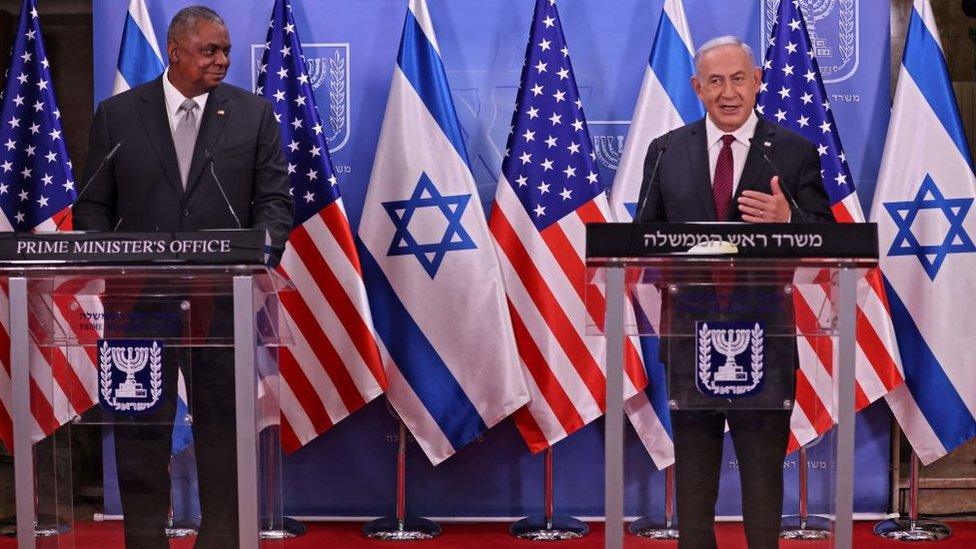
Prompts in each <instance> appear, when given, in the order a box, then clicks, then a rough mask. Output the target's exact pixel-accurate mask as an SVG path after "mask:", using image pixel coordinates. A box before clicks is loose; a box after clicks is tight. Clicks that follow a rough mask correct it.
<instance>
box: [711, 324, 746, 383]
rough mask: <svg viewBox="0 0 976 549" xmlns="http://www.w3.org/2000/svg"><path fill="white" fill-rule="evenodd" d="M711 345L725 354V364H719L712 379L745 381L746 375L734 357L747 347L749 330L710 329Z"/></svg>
mask: <svg viewBox="0 0 976 549" xmlns="http://www.w3.org/2000/svg"><path fill="white" fill-rule="evenodd" d="M710 335H711V336H712V345H714V346H715V349H716V350H717V351H718V352H720V353H722V354H723V355H725V364H723V365H721V366H719V368H718V370H716V372H715V374H714V375H713V376H712V379H714V380H715V381H745V380H746V378H747V377H748V376H747V375H746V372H745V370H743V369H742V366H739V365H738V364H736V362H735V357H737V356H739V355H740V354H742V351H745V350H746V348H747V347H749V330H712V333H711V334H710Z"/></svg>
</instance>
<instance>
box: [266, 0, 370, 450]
mask: <svg viewBox="0 0 976 549" xmlns="http://www.w3.org/2000/svg"><path fill="white" fill-rule="evenodd" d="M256 91H257V93H258V94H262V95H264V97H266V98H267V99H268V100H269V101H271V104H272V106H273V107H274V112H275V118H276V119H277V120H278V123H279V127H280V129H281V137H282V148H283V152H284V154H285V160H286V162H287V171H288V181H289V183H290V184H291V194H292V196H293V197H294V199H295V214H294V221H293V224H292V231H291V234H290V235H289V236H288V243H287V245H286V246H285V252H284V254H283V255H282V258H281V263H280V264H279V265H278V270H279V272H280V273H282V274H283V275H284V276H286V277H288V278H289V279H290V280H291V281H292V282H293V283H294V284H295V288H296V289H297V290H298V291H297V292H291V293H286V294H283V296H282V298H281V303H282V306H283V310H284V314H285V317H286V321H287V322H288V323H289V325H290V326H291V332H292V337H293V339H294V344H293V345H291V346H289V347H282V348H281V349H280V350H279V355H278V366H279V371H280V376H281V379H280V383H279V384H278V390H279V392H280V394H279V395H278V398H279V402H280V404H281V443H282V446H283V447H284V448H285V450H286V451H294V450H297V449H298V448H300V447H301V446H303V445H304V444H306V443H308V442H309V441H311V440H312V439H314V438H315V437H316V436H318V435H319V434H321V433H322V432H324V431H325V430H326V429H328V428H330V427H331V426H332V425H334V424H335V423H337V422H338V421H340V420H341V419H343V418H345V417H347V416H348V415H349V414H351V413H353V412H355V411H356V410H358V409H359V408H361V407H363V406H364V405H365V404H366V403H367V402H369V401H371V400H372V399H373V398H375V397H377V396H379V395H380V394H381V393H382V392H383V388H384V386H385V385H386V376H385V375H384V373H383V365H382V358H381V355H380V350H379V347H378V345H377V341H376V339H377V338H376V334H375V330H374V327H373V322H372V317H371V313H370V309H369V303H368V302H367V298H366V288H365V284H364V282H363V279H362V275H361V274H360V273H361V272H362V267H361V265H360V260H359V254H358V252H357V250H356V246H355V243H354V239H353V235H352V229H351V228H350V227H349V220H348V219H347V217H346V211H345V207H344V206H343V203H342V197H341V195H340V194H339V186H338V181H337V179H336V176H335V170H334V169H333V166H332V159H331V158H330V157H329V147H328V144H327V143H326V140H325V136H324V135H323V129H322V120H321V118H320V117H319V113H318V108H317V107H316V105H315V96H314V95H313V93H312V86H311V83H310V82H309V78H308V70H307V68H306V65H305V61H304V56H303V55H302V44H301V40H299V37H298V29H297V28H296V26H295V20H294V18H293V16H292V12H291V5H290V4H289V2H288V0H277V1H276V2H275V5H274V8H273V11H272V13H271V21H270V22H269V24H268V38H267V42H266V43H265V49H264V55H263V56H262V58H261V65H260V67H259V76H258V84H257V90H256Z"/></svg>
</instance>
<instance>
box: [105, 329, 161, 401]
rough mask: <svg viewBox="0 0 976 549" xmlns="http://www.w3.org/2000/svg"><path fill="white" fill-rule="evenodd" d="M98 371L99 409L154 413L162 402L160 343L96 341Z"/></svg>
mask: <svg viewBox="0 0 976 549" xmlns="http://www.w3.org/2000/svg"><path fill="white" fill-rule="evenodd" d="M98 369H99V376H98V381H99V383H98V384H99V391H98V401H99V403H100V404H101V405H102V407H104V408H106V409H108V410H111V411H112V412H131V413H141V412H148V411H150V410H153V409H155V408H156V406H158V404H159V403H160V402H161V400H160V397H162V395H163V344H162V343H161V342H159V341H157V340H134V339H118V340H112V339H99V340H98ZM145 370H148V371H145ZM117 372H122V373H124V374H125V376H124V377H122V376H120V375H118V373H117Z"/></svg>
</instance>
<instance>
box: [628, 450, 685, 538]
mask: <svg viewBox="0 0 976 549" xmlns="http://www.w3.org/2000/svg"><path fill="white" fill-rule="evenodd" d="M627 531H628V532H630V533H631V534H633V535H635V536H640V537H642V538H646V539H655V540H675V539H678V529H677V528H675V527H674V465H668V466H667V467H666V468H665V469H664V522H663V523H662V522H659V521H658V520H657V518H655V517H642V518H639V519H637V520H635V521H634V522H631V523H630V526H628V527H627Z"/></svg>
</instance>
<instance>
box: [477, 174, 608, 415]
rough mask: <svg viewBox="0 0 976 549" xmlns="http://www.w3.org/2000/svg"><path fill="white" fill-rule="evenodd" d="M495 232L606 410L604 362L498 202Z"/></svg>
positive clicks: (546, 319) (579, 370)
mask: <svg viewBox="0 0 976 549" xmlns="http://www.w3.org/2000/svg"><path fill="white" fill-rule="evenodd" d="M501 184H505V183H501ZM496 218H497V219H496ZM550 228H552V227H550ZM546 230H548V229H546ZM492 232H494V233H495V238H496V241H497V242H498V244H499V245H500V247H501V249H502V251H503V252H504V253H505V255H506V256H507V257H508V260H509V262H510V263H511V265H512V266H513V267H514V272H515V274H516V275H517V276H518V277H519V279H520V280H521V281H522V285H523V286H525V288H526V290H527V292H528V296H529V298H530V299H531V300H532V302H533V304H534V305H535V307H536V308H537V309H538V310H539V311H540V312H541V313H542V316H543V318H544V319H545V321H546V324H547V325H548V326H549V329H550V331H551V332H552V336H553V337H554V338H555V339H556V341H557V342H558V344H559V346H560V347H561V348H562V349H563V351H564V352H565V353H566V355H567V356H569V357H572V360H571V364H572V366H573V368H574V369H575V370H576V372H577V373H578V374H579V376H580V379H581V380H582V381H583V383H584V384H585V385H586V388H587V390H588V391H589V393H590V395H591V396H592V397H593V400H595V401H596V402H597V405H598V406H599V407H600V410H601V411H602V410H603V409H604V406H605V405H606V384H605V382H604V378H603V371H602V370H601V369H600V365H599V364H598V363H597V362H596V360H595V359H594V358H593V356H592V355H591V354H590V350H589V349H588V348H587V346H586V343H585V342H584V341H583V339H582V338H581V337H580V334H579V332H578V331H577V329H576V326H575V325H574V324H573V321H572V320H571V319H570V318H569V317H567V316H566V311H565V310H564V309H563V308H562V306H561V305H560V303H559V300H558V299H556V296H555V295H553V293H552V289H551V288H550V287H549V285H548V284H547V283H546V278H545V277H544V276H542V273H541V272H539V270H538V268H537V266H536V264H535V262H534V261H533V259H532V256H531V254H529V252H528V250H526V249H525V246H524V245H523V243H522V241H521V240H520V239H519V235H518V234H517V233H516V232H515V229H514V228H513V227H512V225H511V224H510V223H509V221H508V218H507V217H506V215H505V212H503V211H502V209H501V208H499V207H497V204H496V207H495V209H494V212H493V213H492ZM543 232H545V231H543Z"/></svg>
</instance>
